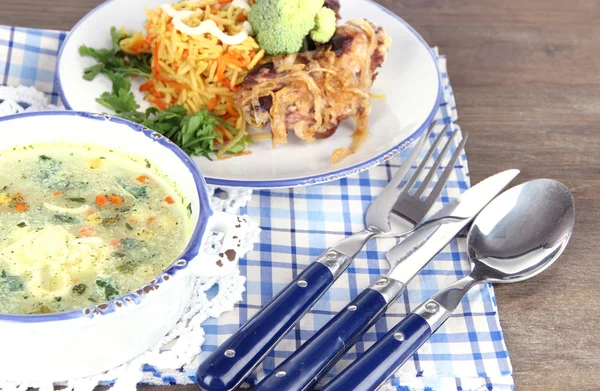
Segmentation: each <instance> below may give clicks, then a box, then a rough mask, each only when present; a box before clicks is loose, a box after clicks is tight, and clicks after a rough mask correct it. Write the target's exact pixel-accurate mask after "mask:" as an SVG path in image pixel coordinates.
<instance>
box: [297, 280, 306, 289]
mask: <svg viewBox="0 0 600 391" xmlns="http://www.w3.org/2000/svg"><path fill="white" fill-rule="evenodd" d="M298 286H299V287H300V288H306V287H307V286H308V282H306V281H304V280H300V281H298Z"/></svg>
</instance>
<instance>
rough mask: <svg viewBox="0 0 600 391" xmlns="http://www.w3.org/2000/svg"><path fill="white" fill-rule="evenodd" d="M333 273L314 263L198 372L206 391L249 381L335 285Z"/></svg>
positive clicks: (227, 390)
mask: <svg viewBox="0 0 600 391" xmlns="http://www.w3.org/2000/svg"><path fill="white" fill-rule="evenodd" d="M334 280H335V279H334V276H333V274H332V272H331V271H330V270H329V268H327V266H324V265H323V264H321V263H319V262H314V263H312V264H311V265H310V266H308V267H307V268H306V269H304V271H303V272H302V273H301V274H300V275H298V277H296V278H295V279H294V281H292V282H291V283H290V284H289V285H288V286H287V287H286V288H284V289H283V291H281V292H280V293H279V294H278V295H277V296H276V297H275V298H274V299H273V300H272V301H271V302H270V303H269V304H267V305H266V306H265V307H263V308H262V309H261V310H260V311H259V312H258V313H257V314H256V315H255V316H254V317H252V319H250V321H248V323H246V324H245V325H244V326H243V327H242V328H241V329H240V330H238V331H237V332H236V333H235V334H233V335H232V336H231V337H229V339H227V341H225V343H223V344H222V345H221V346H219V347H218V348H217V350H215V351H214V352H213V353H212V354H211V355H210V356H209V357H208V358H207V359H206V360H205V361H204V362H203V363H202V364H200V366H199V367H198V370H197V372H196V383H197V385H198V387H199V388H200V390H202V391H231V390H234V389H236V387H237V386H238V385H239V384H240V383H241V382H242V381H243V380H244V379H245V378H246V377H248V376H249V375H250V374H251V373H252V371H253V370H254V368H255V367H256V366H257V365H258V364H260V363H261V362H262V360H263V359H264V357H265V356H266V355H267V354H269V352H270V351H271V350H273V348H274V347H275V345H277V343H278V342H279V341H280V340H281V338H283V337H284V336H285V335H286V334H287V333H288V332H289V331H290V329H291V328H292V327H293V326H294V325H295V324H296V322H297V321H298V320H299V319H300V318H301V317H302V316H303V315H304V314H305V313H306V312H307V311H308V310H309V309H310V308H311V307H312V306H313V305H314V304H315V302H316V301H317V300H318V299H319V298H320V297H321V296H322V295H323V293H325V292H326V291H327V289H328V288H329V287H330V286H331V285H332V284H333V282H334Z"/></svg>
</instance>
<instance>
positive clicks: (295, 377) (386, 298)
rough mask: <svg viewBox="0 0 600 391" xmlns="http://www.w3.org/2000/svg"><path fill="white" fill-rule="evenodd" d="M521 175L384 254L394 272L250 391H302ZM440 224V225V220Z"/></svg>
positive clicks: (487, 183)
mask: <svg viewBox="0 0 600 391" xmlns="http://www.w3.org/2000/svg"><path fill="white" fill-rule="evenodd" d="M518 174H519V170H508V171H504V172H501V173H499V174H496V175H494V176H491V177H489V178H487V179H485V180H483V181H481V182H480V183H478V184H477V185H475V186H473V187H472V188H471V189H469V190H467V191H465V192H464V193H462V194H461V195H460V196H459V197H457V198H456V199H455V200H454V201H453V202H452V203H450V204H448V205H447V206H445V207H444V208H442V209H441V210H440V211H439V212H437V213H436V214H434V215H433V216H431V217H430V218H428V219H427V220H425V222H424V223H423V224H421V226H420V227H419V228H418V229H417V230H416V231H415V232H414V233H413V234H412V235H410V236H409V237H408V238H406V239H405V240H404V241H402V242H400V243H399V244H398V245H396V246H395V247H394V248H392V249H391V250H390V251H388V253H387V254H386V258H387V260H388V262H389V263H390V265H394V266H393V267H392V269H391V270H390V271H389V272H388V273H387V274H386V275H383V276H380V277H379V278H377V279H376V280H375V283H373V284H372V285H371V286H370V287H369V288H367V289H365V290H364V291H362V292H361V293H360V294H359V295H358V296H357V297H356V298H355V299H354V300H353V301H351V302H350V303H349V304H348V305H347V306H346V307H345V308H344V309H343V310H342V311H340V312H339V313H338V314H337V315H336V316H335V317H334V318H333V319H332V320H331V321H329V323H327V324H326V325H325V326H324V327H323V328H322V329H321V330H319V332H317V334H315V335H314V336H313V337H312V338H311V339H309V340H308V341H307V342H305V343H304V344H303V345H302V346H301V347H300V348H299V349H298V350H296V352H295V353H293V354H292V355H291V356H290V357H288V358H287V359H286V360H285V361H284V362H283V363H282V364H281V365H280V366H278V367H277V368H276V369H275V370H274V371H273V372H271V374H270V375H269V376H267V377H266V378H264V379H263V380H262V381H261V382H260V383H259V384H258V385H257V386H256V387H255V388H254V389H253V391H281V390H286V391H306V390H310V389H312V388H313V387H314V386H315V385H316V384H317V382H318V381H319V380H320V379H321V377H322V376H323V375H325V374H326V373H327V372H328V371H329V369H330V368H331V367H332V366H333V365H334V364H335V363H336V362H337V361H338V360H339V359H340V358H341V357H342V356H343V355H344V354H345V353H346V352H347V351H348V350H349V349H350V347H352V345H354V343H356V341H357V340H358V339H359V338H360V337H361V336H362V335H363V334H364V333H365V332H366V331H367V330H368V329H369V328H370V327H371V326H372V325H373V324H374V323H375V322H376V321H377V320H378V319H379V318H380V317H381V316H382V315H383V314H384V313H385V311H386V310H387V308H388V307H389V306H390V305H391V304H392V303H393V302H394V301H395V300H396V299H397V298H398V297H399V296H400V295H401V294H402V293H403V292H404V290H405V289H406V285H407V284H408V283H409V282H410V280H412V279H413V278H414V277H415V276H416V275H417V274H418V273H419V272H420V271H421V269H423V267H425V265H427V263H428V262H429V261H430V260H431V259H432V258H433V257H435V255H436V254H437V253H439V252H440V251H441V250H442V249H443V248H444V247H446V246H447V245H448V244H449V243H450V242H451V241H452V239H453V238H454V237H455V236H456V235H457V234H458V233H459V232H460V231H461V230H462V229H463V228H464V227H466V226H467V225H468V224H469V223H470V222H471V221H472V220H473V219H474V218H475V216H476V215H477V214H478V213H479V212H480V211H481V210H482V209H483V208H484V207H485V206H486V205H487V204H488V203H489V202H490V201H492V200H493V199H494V198H495V197H496V196H497V195H498V194H500V192H502V190H503V189H504V188H505V187H506V186H507V185H508V184H509V183H510V182H511V181H512V180H513V179H514V178H515V177H516V176H517V175H518ZM442 219H443V220H442Z"/></svg>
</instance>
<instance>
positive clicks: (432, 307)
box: [425, 301, 440, 314]
mask: <svg viewBox="0 0 600 391" xmlns="http://www.w3.org/2000/svg"><path fill="white" fill-rule="evenodd" d="M439 309H440V306H439V305H438V303H436V302H433V301H430V302H429V303H427V304H425V310H427V312H429V313H430V314H435V313H436V312H438V310H439Z"/></svg>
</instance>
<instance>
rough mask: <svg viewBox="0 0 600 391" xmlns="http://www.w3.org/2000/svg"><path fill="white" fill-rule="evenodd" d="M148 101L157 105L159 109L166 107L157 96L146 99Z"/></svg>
mask: <svg viewBox="0 0 600 391" xmlns="http://www.w3.org/2000/svg"><path fill="white" fill-rule="evenodd" d="M148 102H150V103H152V104H153V105H154V106H156V107H158V108H159V109H161V110H166V109H167V105H166V104H165V102H163V101H162V100H160V99H159V98H154V99H148Z"/></svg>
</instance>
